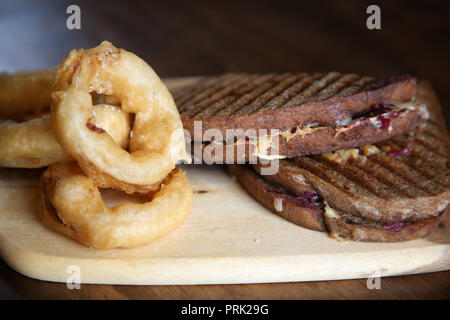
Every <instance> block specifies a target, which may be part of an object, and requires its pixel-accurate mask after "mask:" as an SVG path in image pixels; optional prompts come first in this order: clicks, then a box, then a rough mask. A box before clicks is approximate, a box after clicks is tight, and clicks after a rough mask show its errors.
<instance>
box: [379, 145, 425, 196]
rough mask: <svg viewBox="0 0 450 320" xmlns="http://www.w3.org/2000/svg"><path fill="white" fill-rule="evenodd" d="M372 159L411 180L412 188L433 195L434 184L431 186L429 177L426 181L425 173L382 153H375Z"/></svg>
mask: <svg viewBox="0 0 450 320" xmlns="http://www.w3.org/2000/svg"><path fill="white" fill-rule="evenodd" d="M372 159H373V160H374V161H376V162H377V163H378V164H380V165H381V166H383V167H385V168H386V169H388V170H390V171H391V172H392V173H393V174H395V175H397V176H399V177H402V178H403V179H404V180H406V181H409V182H410V183H411V188H420V189H422V190H424V191H426V192H427V193H428V194H429V195H433V186H430V183H429V182H430V181H428V180H427V179H425V181H424V176H423V174H422V173H420V172H419V171H417V170H415V169H414V168H411V167H410V166H408V165H406V164H404V163H402V162H400V161H393V159H392V157H390V156H388V155H386V154H382V153H380V154H376V155H373V156H372Z"/></svg>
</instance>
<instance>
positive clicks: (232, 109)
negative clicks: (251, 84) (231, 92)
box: [214, 74, 290, 116]
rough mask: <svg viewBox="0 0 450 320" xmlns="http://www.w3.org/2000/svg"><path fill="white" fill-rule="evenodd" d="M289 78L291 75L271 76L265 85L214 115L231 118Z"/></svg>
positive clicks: (261, 84) (260, 85) (257, 87)
mask: <svg viewBox="0 0 450 320" xmlns="http://www.w3.org/2000/svg"><path fill="white" fill-rule="evenodd" d="M289 76H290V74H281V75H276V74H271V76H270V77H269V78H268V79H266V80H265V81H264V82H263V83H260V84H259V85H258V86H256V87H255V88H254V89H253V90H252V91H250V92H249V93H247V94H246V95H244V96H242V97H240V98H239V99H238V100H237V101H235V102H234V103H233V104H232V105H230V106H227V107H225V108H223V109H222V110H219V111H218V112H216V113H215V114H214V115H217V116H229V115H234V114H236V113H237V112H238V111H239V110H241V109H242V108H244V107H245V106H246V105H251V104H252V102H253V101H255V100H256V99H258V98H259V97H260V96H261V95H264V94H265V93H266V92H270V91H271V90H272V89H273V88H274V87H276V86H277V84H278V83H279V82H280V81H283V80H285V79H286V78H287V77H289Z"/></svg>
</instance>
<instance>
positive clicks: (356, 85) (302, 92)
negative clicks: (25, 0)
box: [173, 72, 428, 164]
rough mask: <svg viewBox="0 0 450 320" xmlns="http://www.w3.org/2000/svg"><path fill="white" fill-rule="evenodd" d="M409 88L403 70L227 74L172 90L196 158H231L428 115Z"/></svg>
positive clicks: (301, 146)
mask: <svg viewBox="0 0 450 320" xmlns="http://www.w3.org/2000/svg"><path fill="white" fill-rule="evenodd" d="M415 90H416V78H414V77H412V76H409V75H402V76H396V77H391V78H387V79H374V78H371V77H361V76H358V75H356V74H353V73H349V74H343V73H339V72H329V73H312V74H308V73H285V74H225V75H222V76H211V77H204V78H201V79H200V80H198V81H197V82H196V83H194V84H193V85H189V86H188V87H184V88H180V89H179V90H175V91H174V92H173V96H174V99H175V102H176V104H177V106H178V109H179V112H180V115H181V119H182V122H183V126H184V128H185V130H186V131H187V132H188V133H189V138H188V139H187V143H188V144H190V145H191V148H190V150H191V153H192V154H193V155H194V159H195V158H196V156H197V157H198V155H200V156H201V157H202V160H203V162H206V163H227V164H232V163H244V162H252V159H257V158H265V159H269V160H271V159H283V158H292V157H297V156H302V155H311V154H321V153H324V152H331V151H335V150H340V149H346V148H352V147H357V146H363V145H367V144H372V143H376V142H379V141H383V140H387V139H389V138H392V137H394V136H397V135H401V134H404V133H407V132H410V131H411V130H413V129H414V128H415V127H417V126H419V125H421V124H423V123H424V122H425V121H426V119H427V117H428V113H427V109H426V105H425V104H424V103H423V102H422V101H420V100H416V99H414V93H415ZM274 141H276V144H275V143H274Z"/></svg>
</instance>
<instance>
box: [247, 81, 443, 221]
mask: <svg viewBox="0 0 450 320" xmlns="http://www.w3.org/2000/svg"><path fill="white" fill-rule="evenodd" d="M419 87H420V90H418V96H420V98H422V99H423V100H425V102H426V103H427V105H428V106H429V110H430V119H429V121H428V122H427V124H426V126H425V127H424V128H422V129H421V130H416V132H414V133H411V134H409V135H403V136H398V137H395V138H393V139H390V140H388V141H384V142H380V143H378V144H376V146H377V148H376V149H375V150H378V151H377V152H376V153H374V154H370V155H367V156H364V155H362V156H361V154H362V153H363V151H359V153H358V155H357V156H356V157H353V156H350V157H349V159H347V160H345V159H344V160H345V161H339V160H342V159H340V158H339V154H340V157H341V158H342V157H343V155H347V156H348V153H349V152H354V151H355V150H353V151H350V150H349V151H344V152H342V153H340V152H337V153H335V154H331V155H329V154H328V155H317V156H305V157H297V158H293V159H288V160H281V161H280V163H279V165H280V169H279V171H278V173H277V174H276V175H274V176H273V177H271V178H270V179H271V181H273V182H277V183H280V184H281V185H283V186H284V187H285V188H286V189H288V190H289V191H291V192H292V191H293V192H295V190H296V189H295V188H297V189H298V188H304V185H305V182H306V183H307V184H309V185H311V187H312V188H313V189H314V190H315V191H317V192H318V193H319V194H320V195H321V196H322V197H323V198H324V199H325V200H326V201H327V202H328V203H329V204H330V206H331V207H332V208H334V209H336V210H338V211H342V212H345V213H346V214H349V215H352V216H356V217H360V218H362V219H366V220H369V221H373V222H378V223H388V224H389V223H394V222H398V221H417V220H423V219H427V218H430V217H432V216H436V215H437V214H438V213H439V212H441V211H443V210H444V209H445V208H446V207H447V206H448V204H449V203H450V168H449V157H450V140H449V137H448V135H447V132H446V129H445V127H444V125H443V123H442V115H441V113H440V105H439V103H438V101H437V99H436V96H435V95H434V94H432V89H431V87H430V86H429V84H427V83H421V84H420V85H419ZM336 159H337V160H338V161H336ZM259 167H260V166H259V165H256V166H255V169H256V170H258V169H259Z"/></svg>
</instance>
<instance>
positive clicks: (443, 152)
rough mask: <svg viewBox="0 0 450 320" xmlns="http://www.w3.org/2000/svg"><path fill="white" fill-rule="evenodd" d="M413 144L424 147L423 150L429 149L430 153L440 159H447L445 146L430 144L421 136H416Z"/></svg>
mask: <svg viewBox="0 0 450 320" xmlns="http://www.w3.org/2000/svg"><path fill="white" fill-rule="evenodd" d="M415 143H416V144H420V145H422V146H424V147H425V148H427V149H429V150H430V151H432V152H434V153H436V154H438V155H440V156H442V157H448V152H447V150H446V147H445V146H443V145H442V144H439V143H438V144H432V143H430V142H429V141H428V140H426V139H425V138H424V137H423V136H421V135H418V136H417V137H416V141H415ZM443 149H444V150H443Z"/></svg>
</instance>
